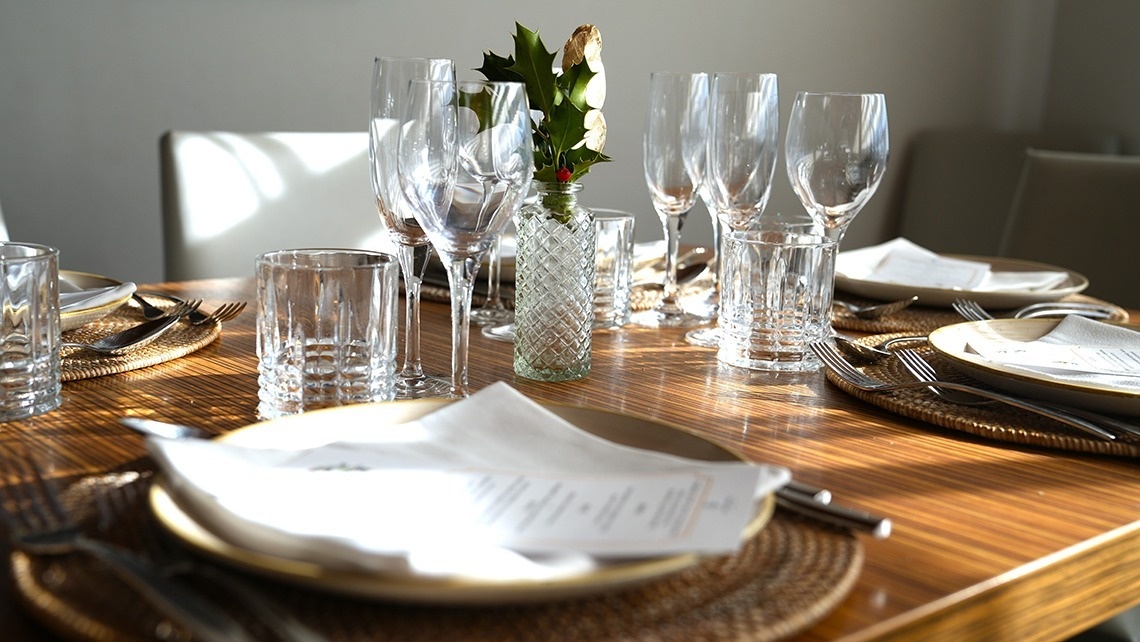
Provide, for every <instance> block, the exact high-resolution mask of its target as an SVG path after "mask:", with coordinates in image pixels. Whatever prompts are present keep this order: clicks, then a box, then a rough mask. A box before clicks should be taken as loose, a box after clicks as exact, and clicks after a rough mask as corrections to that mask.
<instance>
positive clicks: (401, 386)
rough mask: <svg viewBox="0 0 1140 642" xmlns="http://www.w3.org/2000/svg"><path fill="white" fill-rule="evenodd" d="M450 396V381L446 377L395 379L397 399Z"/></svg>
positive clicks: (424, 376)
mask: <svg viewBox="0 0 1140 642" xmlns="http://www.w3.org/2000/svg"><path fill="white" fill-rule="evenodd" d="M450 394H451V379H450V378H448V377H431V376H427V375H423V376H419V377H400V378H398V379H396V398H397V399H429V398H431V399H434V398H440V397H447V396H449V395H450Z"/></svg>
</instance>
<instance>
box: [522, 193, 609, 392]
mask: <svg viewBox="0 0 1140 642" xmlns="http://www.w3.org/2000/svg"><path fill="white" fill-rule="evenodd" d="M536 187H537V189H538V200H537V201H536V202H535V203H534V204H532V205H527V206H526V207H524V208H523V209H522V210H521V211H520V212H519V214H518V217H517V220H516V227H517V228H518V250H517V256H516V258H515V374H517V375H519V376H520V377H526V378H527V379H537V380H540V381H566V380H570V379H580V378H582V377H584V376H586V375H588V374H589V373H590V330H591V327H592V326H593V322H594V215H593V213H591V212H590V210H588V209H586V208H584V207H582V206H581V205H579V204H578V192H579V191H581V189H582V186H581V185H580V184H578V183H538V184H536Z"/></svg>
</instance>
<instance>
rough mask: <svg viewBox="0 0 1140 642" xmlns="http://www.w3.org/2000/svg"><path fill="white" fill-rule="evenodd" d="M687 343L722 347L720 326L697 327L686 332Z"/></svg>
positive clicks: (704, 346) (705, 346) (706, 346)
mask: <svg viewBox="0 0 1140 642" xmlns="http://www.w3.org/2000/svg"><path fill="white" fill-rule="evenodd" d="M685 343H688V344H690V345H694V346H700V347H702V348H719V347H720V328H718V327H716V326H712V327H708V328H697V329H696V330H689V331H688V332H686V333H685Z"/></svg>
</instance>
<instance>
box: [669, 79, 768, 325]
mask: <svg viewBox="0 0 1140 642" xmlns="http://www.w3.org/2000/svg"><path fill="white" fill-rule="evenodd" d="M709 93H710V95H709V133H708V158H707V159H706V160H705V182H704V184H703V188H702V190H701V193H702V196H704V197H705V198H706V201H705V202H706V204H707V205H708V207H709V210H710V211H712V212H714V216H715V217H716V218H717V219H718V221H719V222H720V226H721V228H722V229H728V230H746V229H748V228H749V227H752V226H753V225H755V224H756V223H757V222H759V220H760V217H761V215H763V213H764V208H765V207H766V206H767V205H768V197H769V195H770V194H771V191H772V178H773V176H774V175H775V173H776V157H777V156H778V155H779V152H780V140H779V131H780V101H779V91H778V89H777V80H776V74H765V73H724V72H718V73H715V74H713V78H712V87H711V90H710V92H709ZM719 249H720V248H719V247H718V248H717V250H718V252H719ZM717 336H718V332H717V330H716V329H715V328H706V329H701V330H694V331H692V332H690V333H689V334H687V335H686V337H685V338H686V340H687V341H689V342H690V343H694V344H696V345H704V346H709V347H712V346H715V345H716V341H717Z"/></svg>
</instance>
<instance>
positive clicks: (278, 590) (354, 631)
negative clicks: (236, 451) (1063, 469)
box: [11, 471, 863, 642]
mask: <svg viewBox="0 0 1140 642" xmlns="http://www.w3.org/2000/svg"><path fill="white" fill-rule="evenodd" d="M150 476H151V475H150V473H148V472H144V473H139V472H134V471H130V472H125V473H112V474H108V475H105V476H102V477H88V478H85V479H83V480H81V482H80V483H77V484H74V485H72V486H71V487H69V490H68V493H66V494H65V496H64V499H65V501H67V502H68V503H70V504H72V505H74V506H78V507H83V508H84V509H85V510H86V511H87V513H88V514H87V515H86V516H82V515H80V517H81V518H82V521H83V523H85V524H95V523H98V521H97V519H96V518H95V516H94V515H91V514H90V513H91V511H92V509H91V508H90V507H91V506H92V504H93V499H92V493H96V492H99V493H106V495H104V496H105V497H106V498H107V499H108V501H107V502H106V505H109V506H111V507H112V511H113V513H112V515H111V518H110V519H108V520H105V521H104V524H109V525H108V526H106V527H105V528H103V529H102V530H101V531H99V536H100V537H101V538H103V539H106V540H108V541H111V542H114V543H118V544H120V545H122V546H124V547H127V548H131V549H134V550H138V549H141V548H143V547H144V546H145V542H146V541H147V540H148V539H151V540H153V538H168V536H167V535H166V534H165V533H164V532H160V531H161V529H160V527H159V526H158V524H157V521H156V520H155V519H154V517H153V516H152V514H151V512H150V510H149V509H148V507H147V504H146V501H145V498H146V489H147V488H148V486H149V483H150ZM171 545H174V544H173V543H171ZM11 564H12V573H13V577H14V579H15V586H16V590H17V594H18V595H19V597H20V599H21V600H22V601H23V603H24V605H25V606H26V607H28V608H29V609H30V610H31V611H32V612H33V613H34V614H35V615H36V617H37V618H38V619H39V620H40V621H41V622H43V623H44V624H45V625H46V626H48V627H49V628H51V629H52V630H53V631H55V632H56V633H58V634H60V635H63V636H64V637H66V638H68V639H71V640H83V641H90V640H97V641H100V642H102V641H110V640H115V641H122V640H127V641H129V640H150V639H154V638H155V632H156V631H159V630H162V628H163V627H171V626H173V625H171V624H170V623H164V620H163V618H162V617H161V616H160V615H158V614H157V613H156V612H154V611H153V610H152V609H151V607H149V606H148V605H147V603H146V602H145V601H144V600H140V599H135V598H134V597H133V595H134V594H133V593H132V592H131V589H129V588H128V587H127V586H126V585H124V584H123V583H122V582H121V581H120V580H119V579H118V578H117V577H115V576H114V575H112V574H111V573H110V572H109V571H107V569H106V567H105V566H103V565H101V564H100V563H98V562H96V561H94V560H92V559H91V558H90V557H88V556H85V555H81V554H72V555H65V556H55V557H34V556H28V555H25V554H23V553H20V552H14V553H12V555H11ZM862 566H863V548H862V544H861V543H860V542H859V540H858V539H857V538H856V537H855V535H853V534H852V533H851V532H849V531H845V530H837V529H833V528H831V527H828V526H825V525H822V524H818V523H816V522H813V521H810V520H807V519H802V518H799V517H796V516H794V515H789V514H788V513H786V512H783V511H779V510H777V512H776V514H775V515H774V517H773V519H772V520H771V521H770V522H769V523H768V525H767V526H766V527H765V528H764V529H762V530H761V531H760V532H759V533H758V534H757V535H755V536H754V537H753V538H752V539H751V540H750V541H749V542H747V543H746V544H745V546H744V548H743V549H742V550H741V551H740V553H738V554H736V555H732V556H725V557H717V558H711V559H709V560H708V561H706V562H704V563H702V564H698V565H697V566H694V567H691V568H689V569H687V570H684V571H681V572H679V573H676V574H674V575H671V576H668V577H665V578H662V579H660V580H657V581H654V582H650V583H647V584H644V585H641V586H639V587H636V588H632V589H627V590H623V591H617V592H611V593H607V594H603V595H598V596H594V597H588V598H581V599H573V600H565V601H558V602H550V603H543V604H532V605H518V606H501V607H452V606H427V605H422V604H400V603H393V602H383V601H373V600H363V599H357V598H349V597H340V596H336V595H332V594H328V593H322V592H317V591H313V590H309V589H304V588H297V587H292V586H289V585H286V584H282V583H279V582H274V581H271V580H268V579H264V578H261V577H257V576H254V575H247V574H244V573H238V572H233V571H230V570H229V569H225V568H223V567H220V566H216V567H214V568H215V569H217V570H219V571H221V572H223V573H227V574H232V575H234V576H240V577H241V578H242V579H243V580H244V581H246V582H248V583H249V584H251V585H252V586H253V587H254V588H256V589H259V590H261V591H263V592H264V593H265V594H267V595H269V596H271V597H272V598H273V600H274V601H276V602H277V603H278V604H279V605H281V606H283V607H284V608H285V609H287V610H288V612H290V613H292V614H293V615H294V616H295V617H296V618H298V619H299V620H301V621H302V622H304V623H305V624H307V625H308V626H310V627H312V628H313V629H314V630H316V631H318V632H320V633H322V634H324V635H326V636H328V638H329V639H330V640H334V641H338V642H341V641H343V642H358V641H359V642H365V641H367V642H374V641H378V640H399V641H401V642H416V641H419V640H431V641H435V640H465V641H466V640H489V641H490V640H493V641H496V642H498V641H500V640H534V641H536V642H537V641H542V642H547V641H567V642H579V641H581V642H587V641H588V642H598V641H602V640H654V641H658V642H662V641H673V640H675V641H677V642H689V641H690V640H708V641H730V640H731V641H737V640H741V641H742V640H749V641H751V642H755V641H767V640H780V639H785V638H787V637H790V636H793V635H795V634H797V633H799V632H802V631H804V630H806V629H808V628H810V627H811V626H812V625H814V624H815V623H816V622H818V621H819V620H821V619H822V618H823V617H824V616H825V615H827V614H828V613H829V612H831V611H832V610H833V609H834V608H835V607H836V606H838V605H839V604H840V603H841V602H842V601H843V599H844V598H845V597H846V596H847V594H848V593H849V592H850V591H851V588H852V587H853V586H854V584H855V581H856V579H857V578H858V576H859V573H860V571H861V570H862ZM185 579H187V580H188V581H193V583H194V584H195V585H199V586H201V588H202V589H203V590H204V591H207V595H210V596H212V597H214V598H216V601H217V602H218V603H219V604H222V605H223V606H225V607H226V608H227V609H229V610H232V611H233V613H234V615H235V616H236V617H238V618H239V619H240V620H241V621H242V623H243V624H245V625H246V626H247V627H248V628H249V629H250V631H251V633H253V634H254V637H255V638H256V639H275V638H274V636H273V635H271V634H270V633H269V632H268V631H266V630H264V627H263V626H262V625H261V624H260V623H259V622H257V621H256V620H255V619H254V618H251V617H250V616H249V614H248V613H246V612H244V611H242V610H240V600H238V599H229V598H230V596H228V595H225V589H224V585H222V584H220V583H218V582H212V581H210V580H206V579H202V580H201V581H200V582H199V581H198V579H199V578H195V577H187V578H185ZM179 633H181V634H184V636H183V637H179V635H178V634H179ZM168 639H177V640H191V639H193V638H192V637H191V636H190V635H189V634H188V633H185V632H182V631H174V635H171V636H169V637H168Z"/></svg>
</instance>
